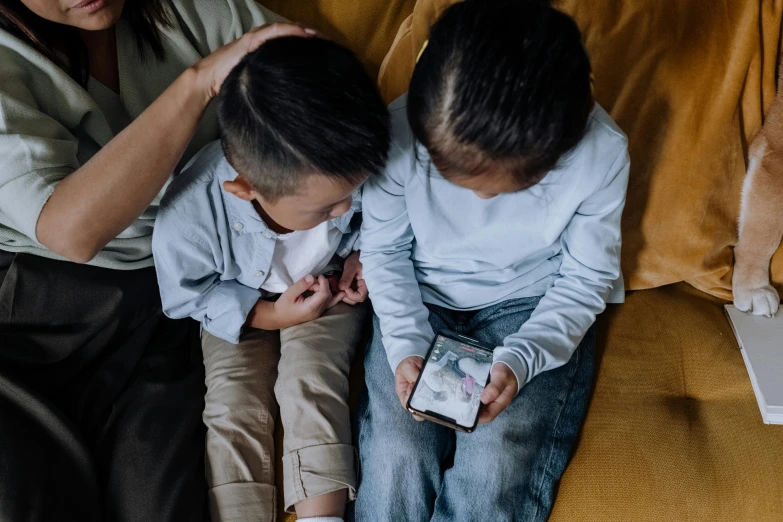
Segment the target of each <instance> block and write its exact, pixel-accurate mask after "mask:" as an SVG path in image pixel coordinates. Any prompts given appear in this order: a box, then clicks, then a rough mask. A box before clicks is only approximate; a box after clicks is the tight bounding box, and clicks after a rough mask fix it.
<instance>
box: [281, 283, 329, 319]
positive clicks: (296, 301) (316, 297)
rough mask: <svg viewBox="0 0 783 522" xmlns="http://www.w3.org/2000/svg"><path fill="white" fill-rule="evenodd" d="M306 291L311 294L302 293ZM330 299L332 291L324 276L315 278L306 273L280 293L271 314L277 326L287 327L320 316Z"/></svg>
mask: <svg viewBox="0 0 783 522" xmlns="http://www.w3.org/2000/svg"><path fill="white" fill-rule="evenodd" d="M306 292H312V295H309V296H308V297H305V296H304V295H303V294H304V293H306ZM331 299H332V292H331V290H329V282H328V281H327V280H326V278H325V277H324V276H319V277H318V279H316V278H314V277H313V276H311V275H308V276H305V277H303V278H302V279H300V280H299V281H297V282H296V283H294V284H293V285H291V286H290V287H288V290H286V291H285V292H283V293H282V295H281V296H280V298H279V299H278V300H277V301H275V303H274V306H273V314H274V316H275V319H276V322H277V324H279V325H280V326H279V328H287V327H289V326H294V325H296V324H302V323H306V322H308V321H312V320H313V319H317V318H319V317H321V315H322V314H323V313H324V311H326V309H327V308H328V305H329V301H331Z"/></svg>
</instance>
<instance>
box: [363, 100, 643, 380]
mask: <svg viewBox="0 0 783 522" xmlns="http://www.w3.org/2000/svg"><path fill="white" fill-rule="evenodd" d="M406 102H407V98H406V97H405V96H403V97H402V98H400V99H398V100H397V101H395V102H394V103H393V104H392V105H391V106H390V109H391V111H392V125H393V141H392V148H391V152H390V161H389V164H388V166H387V169H386V172H385V174H384V175H383V176H381V177H378V178H375V179H372V180H370V181H369V182H368V183H367V184H366V185H365V187H364V192H363V196H362V199H363V205H364V212H363V224H362V255H361V260H362V263H363V265H364V278H365V280H366V282H367V287H368V288H369V291H370V298H371V300H372V303H373V306H374V309H375V313H376V314H377V315H378V317H379V319H380V325H381V333H382V335H383V343H384V346H385V348H386V352H387V356H388V359H389V364H390V365H391V367H392V370H394V369H396V367H397V365H398V364H399V363H400V361H402V359H404V358H405V357H408V356H413V355H417V356H422V357H423V356H425V355H426V352H427V349H428V348H429V346H430V344H431V342H432V340H433V338H434V332H433V331H432V328H431V327H430V325H429V322H428V316H429V313H428V310H427V308H426V307H425V306H424V303H425V302H426V303H432V304H436V305H440V306H444V307H446V308H450V309H454V310H476V309H481V308H484V307H487V306H490V305H493V304H496V303H499V302H501V301H505V300H508V299H514V298H520V297H531V296H543V298H542V299H541V301H540V302H539V304H538V307H537V308H536V310H535V312H534V313H533V315H532V317H531V318H530V319H529V320H528V321H527V322H526V323H525V324H524V325H523V326H522V328H521V329H520V331H519V332H517V333H515V334H513V335H510V336H508V337H507V338H506V339H505V340H504V343H503V346H500V347H497V348H496V349H495V352H494V360H495V362H502V363H505V364H507V365H508V366H509V367H510V368H511V370H512V371H513V372H514V374H515V375H516V377H517V382H518V383H519V386H520V388H521V387H522V386H523V385H524V384H526V383H527V382H529V381H530V380H531V379H532V378H533V377H535V376H536V375H538V374H539V373H541V372H543V371H546V370H551V369H554V368H557V367H558V366H561V365H563V364H565V363H566V362H567V361H568V360H569V359H570V358H571V354H572V353H573V351H574V350H575V348H576V346H577V345H578V344H579V342H581V340H582V338H583V337H584V335H585V333H586V332H587V330H588V329H589V328H590V326H591V325H592V324H593V322H594V321H595V318H596V315H597V314H599V313H600V312H601V311H603V310H604V308H605V306H606V303H607V302H622V300H623V298H624V292H623V279H622V273H621V271H620V218H621V214H622V211H623V206H624V204H625V192H626V187H627V184H628V170H629V165H630V160H629V157H628V151H627V138H626V137H625V135H624V134H623V132H622V131H621V130H620V129H619V128H618V127H617V125H616V124H615V123H614V122H613V121H612V120H611V118H610V117H609V115H608V114H607V113H606V112H605V111H604V110H603V109H602V108H600V107H599V106H597V105H596V107H595V109H594V110H593V112H592V114H591V116H590V120H589V122H588V127H587V132H586V134H585V136H584V138H583V139H582V141H581V142H580V143H579V145H578V146H577V147H576V149H575V150H574V151H573V152H572V153H571V154H570V155H569V157H568V158H566V160H565V161H564V162H563V163H562V165H561V166H560V167H558V168H557V169H555V170H553V171H551V172H549V173H548V174H547V176H546V177H545V178H544V179H543V180H542V181H541V183H539V184H538V185H536V186H534V187H532V188H530V189H528V190H524V191H521V192H516V193H513V194H501V195H499V196H496V197H494V198H492V199H486V200H484V199H480V198H479V197H478V196H476V195H475V194H474V193H473V192H472V191H470V190H467V189H464V188H461V187H458V186H457V185H454V184H452V183H450V182H448V181H447V180H445V179H444V178H443V177H442V176H441V175H440V174H439V173H438V172H437V170H436V169H435V167H434V166H433V165H432V164H431V162H430V160H429V155H428V154H427V151H426V149H425V148H424V147H422V146H421V145H420V144H418V143H416V142H415V140H414V139H413V136H412V134H411V131H410V127H409V126H408V121H407V117H406Z"/></svg>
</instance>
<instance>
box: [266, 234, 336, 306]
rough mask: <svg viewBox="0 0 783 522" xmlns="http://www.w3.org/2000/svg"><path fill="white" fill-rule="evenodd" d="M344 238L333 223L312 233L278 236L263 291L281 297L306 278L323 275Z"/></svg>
mask: <svg viewBox="0 0 783 522" xmlns="http://www.w3.org/2000/svg"><path fill="white" fill-rule="evenodd" d="M342 238H343V233H342V231H341V230H340V229H339V228H337V227H336V226H335V225H334V223H332V222H331V221H325V222H323V223H321V224H320V225H318V226H317V227H315V228H311V229H310V230H297V231H294V232H291V233H290V234H281V235H279V236H277V241H276V242H275V251H274V254H272V264H271V265H270V267H269V275H268V276H267V278H266V280H265V281H264V283H263V284H262V285H261V289H262V290H266V291H267V292H269V293H272V294H282V293H283V292H285V291H286V290H288V287H289V286H291V285H292V284H294V283H295V282H297V281H299V280H300V279H302V278H303V277H304V276H306V275H307V274H312V275H313V276H316V277H317V276H319V275H321V274H322V273H323V272H324V271H325V270H324V269H326V267H327V266H329V262H330V261H331V260H332V257H334V254H335V252H337V247H338V246H340V241H341V240H342Z"/></svg>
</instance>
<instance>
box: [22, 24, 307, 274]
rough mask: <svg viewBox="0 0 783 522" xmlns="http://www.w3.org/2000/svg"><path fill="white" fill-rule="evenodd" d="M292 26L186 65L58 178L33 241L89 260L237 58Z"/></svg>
mask: <svg viewBox="0 0 783 522" xmlns="http://www.w3.org/2000/svg"><path fill="white" fill-rule="evenodd" d="M312 34H314V33H313V31H311V30H306V29H303V28H302V27H299V26H296V25H289V24H274V25H270V26H266V27H259V28H256V29H254V30H252V31H250V32H248V33H247V34H246V35H244V36H243V37H242V38H240V39H238V40H236V41H234V42H232V43H230V44H228V45H226V46H224V47H221V48H220V49H218V50H217V51H215V52H214V53H212V54H211V55H209V56H207V57H206V58H204V59H203V60H201V61H199V62H198V63H196V64H195V65H194V66H193V67H191V68H189V69H188V70H186V71H185V72H184V73H183V74H182V75H181V76H180V77H179V78H177V80H175V81H174V83H173V84H171V85H170V86H169V88H168V89H166V90H165V91H164V92H163V94H161V95H160V97H159V98H158V99H157V100H155V102H153V103H152V105H150V106H149V107H148V108H147V109H146V110H145V111H144V112H143V113H142V114H141V115H140V116H139V117H138V118H136V120H135V121H134V122H133V123H131V124H130V125H129V126H128V127H127V128H126V129H125V130H123V131H122V132H121V133H120V134H118V135H117V136H116V137H115V138H114V139H113V140H111V141H110V142H109V143H108V144H107V145H106V146H105V147H103V149H101V150H100V151H99V152H98V153H97V154H95V156H93V157H92V158H91V159H90V160H89V161H88V162H87V163H85V164H84V165H82V166H81V167H80V168H79V169H78V170H76V171H74V172H73V173H72V174H70V175H69V176H67V177H66V178H65V179H63V180H62V181H61V182H60V183H59V184H58V185H57V187H56V188H55V190H54V192H53V193H52V195H51V196H50V198H49V200H48V201H47V203H46V205H44V207H43V209H42V211H41V214H40V216H39V218H38V222H37V224H36V229H35V231H36V236H37V238H38V241H39V242H40V243H41V244H42V245H44V246H45V247H47V248H48V249H50V250H51V251H53V252H55V253H57V254H60V255H61V256H63V257H66V258H68V259H70V260H72V261H75V262H77V263H86V262H88V261H90V260H91V259H92V258H93V257H95V255H96V254H97V253H98V252H100V250H101V249H102V248H103V247H105V246H106V244H107V243H108V242H109V241H111V240H112V239H114V238H115V237H116V236H117V235H118V234H119V233H121V232H122V231H123V230H125V229H126V228H128V227H129V226H130V225H131V224H132V223H133V221H134V220H135V219H136V218H137V217H138V216H139V215H141V213H142V212H143V211H144V210H145V209H146V208H147V207H148V206H149V204H150V203H151V202H152V200H153V199H154V198H155V196H156V195H157V194H158V192H159V191H160V189H161V188H162V187H163V184H164V183H165V182H166V180H167V179H168V178H169V176H170V175H171V173H172V171H173V170H174V168H175V167H176V165H177V162H178V161H179V160H180V158H181V156H182V154H183V152H184V151H185V148H186V147H187V145H188V143H189V142H190V139H191V138H192V136H193V133H194V132H195V131H196V127H197V126H198V123H199V120H200V119H201V115H202V113H203V112H204V109H205V108H206V107H207V105H208V104H209V102H210V100H211V99H212V98H213V97H214V96H215V95H217V93H218V92H219V91H220V86H221V85H222V83H223V80H224V79H225V77H226V76H227V75H228V73H229V72H230V71H231V69H232V68H233V67H234V66H235V65H236V64H237V63H238V62H239V60H241V59H242V57H243V56H244V55H245V54H247V53H248V52H251V51H253V50H255V49H257V48H258V47H259V46H261V45H262V44H263V43H264V42H265V41H267V40H270V39H273V38H278V37H281V36H310V35H312Z"/></svg>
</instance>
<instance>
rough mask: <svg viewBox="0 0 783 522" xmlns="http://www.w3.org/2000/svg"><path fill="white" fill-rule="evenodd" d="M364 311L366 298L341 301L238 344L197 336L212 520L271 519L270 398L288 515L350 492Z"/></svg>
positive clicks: (251, 333)
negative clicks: (353, 401) (353, 373)
mask: <svg viewBox="0 0 783 522" xmlns="http://www.w3.org/2000/svg"><path fill="white" fill-rule="evenodd" d="M366 314H367V307H366V305H364V304H362V305H358V306H355V307H354V306H348V305H346V304H343V303H340V304H338V305H337V306H335V307H334V308H332V309H331V310H328V311H327V312H326V313H325V314H324V315H323V316H322V317H320V318H318V319H316V320H314V321H310V322H308V323H304V324H300V325H297V326H292V327H290V328H285V329H283V330H280V331H279V332H277V331H274V332H270V331H263V330H250V329H249V330H248V331H247V332H245V333H243V335H242V336H241V337H240V341H239V344H236V345H235V344H231V343H228V342H226V341H224V340H222V339H220V338H218V337H215V336H213V335H211V334H209V333H208V332H206V331H204V332H203V334H202V350H203V353H204V365H205V366H206V382H207V396H206V408H205V410H204V423H205V424H206V425H207V430H208V431H207V459H206V460H207V482H208V484H209V488H210V492H209V503H210V511H211V515H212V520H213V521H214V522H227V521H230V522H233V521H242V522H249V521H263V522H275V520H276V500H275V496H276V493H275V477H274V470H275V466H274V464H275V463H274V455H275V450H274V438H273V437H274V423H275V417H276V415H277V404H279V405H280V418H281V420H282V422H283V428H284V433H285V435H284V438H283V452H284V455H283V496H284V500H285V506H286V511H288V512H292V509H293V506H294V504H296V503H297V502H299V501H300V500H304V499H306V498H311V497H315V496H318V495H323V494H325V493H329V492H332V491H338V490H340V489H345V488H348V492H349V497H350V498H351V499H353V498H354V497H355V492H356V462H355V459H356V457H355V451H354V447H353V446H352V444H351V423H350V413H349V411H348V372H349V370H350V367H351V362H352V360H353V356H354V353H355V351H356V343H357V341H358V339H359V336H360V334H361V330H362V325H363V322H364V318H365V317H366ZM275 398H276V399H277V401H275Z"/></svg>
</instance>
